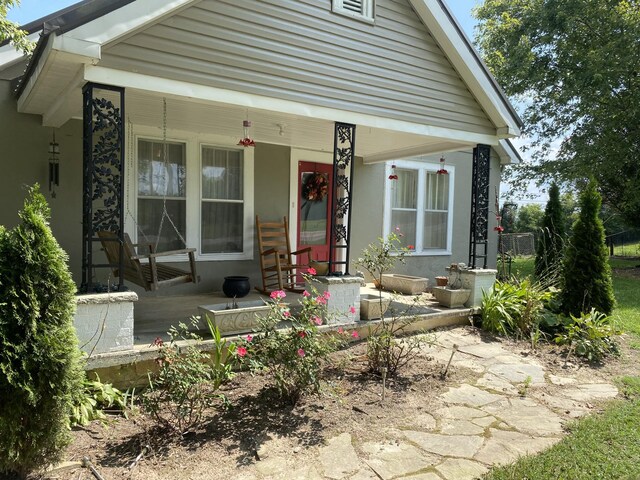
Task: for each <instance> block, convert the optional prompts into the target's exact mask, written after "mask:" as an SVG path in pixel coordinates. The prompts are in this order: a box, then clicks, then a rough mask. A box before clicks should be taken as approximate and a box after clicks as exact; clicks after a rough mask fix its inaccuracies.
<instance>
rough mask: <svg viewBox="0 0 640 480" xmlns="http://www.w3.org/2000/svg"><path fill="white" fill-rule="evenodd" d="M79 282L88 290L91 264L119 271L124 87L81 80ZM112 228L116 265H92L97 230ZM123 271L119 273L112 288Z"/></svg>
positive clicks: (121, 279) (122, 184)
mask: <svg viewBox="0 0 640 480" xmlns="http://www.w3.org/2000/svg"><path fill="white" fill-rule="evenodd" d="M82 100H83V110H82V124H83V146H82V148H83V159H82V160H83V175H82V181H83V182H82V285H81V287H80V288H81V290H82V291H86V292H91V291H92V290H93V288H94V286H93V270H94V268H98V267H102V268H107V267H108V268H111V267H117V268H118V272H122V267H123V265H122V259H123V253H124V252H123V250H124V247H123V246H124V242H123V237H124V163H125V156H124V118H125V117H124V88H120V87H113V86H110V85H100V84H95V83H87V84H86V85H85V86H84V88H83V89H82ZM100 231H108V232H113V233H114V234H115V238H114V240H113V241H114V242H119V246H120V256H119V258H120V264H119V265H111V264H96V263H95V262H94V255H93V254H94V243H95V242H100V239H99V238H98V237H97V233H98V232H100ZM123 281H124V275H123V274H121V275H120V276H119V284H118V289H119V290H121V289H122V286H123Z"/></svg>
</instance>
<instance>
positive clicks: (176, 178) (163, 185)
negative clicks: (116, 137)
mask: <svg viewBox="0 0 640 480" xmlns="http://www.w3.org/2000/svg"><path fill="white" fill-rule="evenodd" d="M185 150H186V148H185V144H184V143H178V142H166V143H163V142H160V141H154V140H145V139H139V140H138V220H137V222H138V232H139V240H140V241H141V242H142V241H144V242H149V243H151V244H153V245H154V246H155V245H156V244H157V250H158V251H159V252H162V251H167V250H177V249H180V248H184V243H183V241H182V240H181V237H182V238H185V236H186V225H187V218H186V215H187V208H186V206H187V164H186V154H185ZM165 211H166V213H165V215H164V219H163V212H165Z"/></svg>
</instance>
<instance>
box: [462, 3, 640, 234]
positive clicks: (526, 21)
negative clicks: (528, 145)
mask: <svg viewBox="0 0 640 480" xmlns="http://www.w3.org/2000/svg"><path fill="white" fill-rule="evenodd" d="M474 13H475V16H476V17H477V18H478V20H479V26H478V35H477V41H478V46H479V48H480V50H481V52H482V55H483V57H484V59H485V61H486V63H487V65H488V66H489V68H490V69H491V71H492V72H493V73H494V75H495V76H496V78H497V79H498V81H499V83H500V84H501V85H502V86H503V87H504V89H505V92H506V93H507V94H508V95H510V96H511V97H512V98H514V99H515V100H516V101H517V102H518V104H519V105H520V106H521V107H522V109H523V110H524V112H523V120H524V121H525V123H526V124H527V128H526V131H525V133H526V134H527V135H528V136H529V137H530V138H531V139H532V142H533V150H534V151H533V153H532V157H533V161H532V162H528V163H526V162H525V163H524V164H523V165H521V166H518V167H515V168H513V169H510V170H509V175H510V177H511V182H512V184H514V185H515V186H516V187H519V188H524V187H525V186H526V185H527V184H528V183H529V181H530V180H531V178H532V177H536V178H537V179H538V180H539V181H540V182H542V181H545V180H547V179H548V178H550V177H552V178H554V179H556V180H558V181H560V182H561V183H574V184H575V182H576V181H581V180H582V181H584V180H585V179H587V178H591V177H594V178H595V179H596V180H597V182H598V185H599V187H598V188H599V190H600V193H601V194H602V196H603V198H604V202H605V204H606V205H608V206H610V207H611V208H615V209H617V210H618V211H619V212H620V213H622V214H623V215H624V216H625V217H626V219H627V221H628V222H630V224H633V225H635V226H640V107H639V106H640V48H638V45H639V44H640V0H485V1H484V4H482V5H481V6H480V7H478V8H477V9H476V10H475V12H474ZM558 144H559V150H557V145H558ZM556 150H557V153H556Z"/></svg>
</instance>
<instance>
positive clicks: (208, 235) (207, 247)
mask: <svg viewBox="0 0 640 480" xmlns="http://www.w3.org/2000/svg"><path fill="white" fill-rule="evenodd" d="M243 219H244V205H243V204H242V203H221V202H202V252H203V253H239V252H242V251H243V249H244V245H243V226H244V220H243Z"/></svg>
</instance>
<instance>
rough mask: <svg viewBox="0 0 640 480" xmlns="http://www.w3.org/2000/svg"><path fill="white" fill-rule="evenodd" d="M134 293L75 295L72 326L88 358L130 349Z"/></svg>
mask: <svg viewBox="0 0 640 480" xmlns="http://www.w3.org/2000/svg"><path fill="white" fill-rule="evenodd" d="M137 300H138V295H136V293H135V292H110V293H94V294H89V295H77V296H76V304H77V309H76V313H75V315H74V317H73V326H74V327H75V328H76V334H77V335H78V345H79V346H80V348H81V349H82V351H84V352H86V353H87V354H89V355H92V354H96V353H110V352H120V351H123V350H131V349H133V303H134V302H136V301H137Z"/></svg>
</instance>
